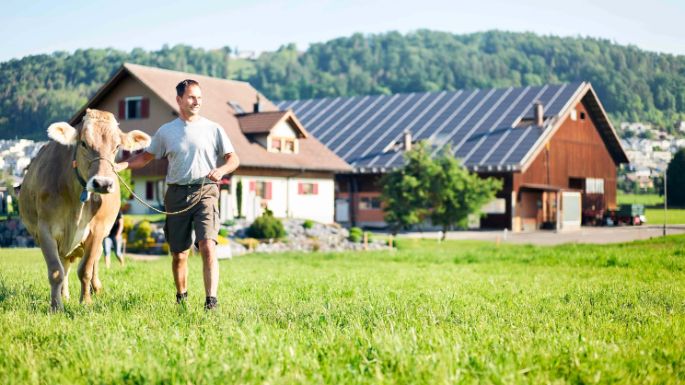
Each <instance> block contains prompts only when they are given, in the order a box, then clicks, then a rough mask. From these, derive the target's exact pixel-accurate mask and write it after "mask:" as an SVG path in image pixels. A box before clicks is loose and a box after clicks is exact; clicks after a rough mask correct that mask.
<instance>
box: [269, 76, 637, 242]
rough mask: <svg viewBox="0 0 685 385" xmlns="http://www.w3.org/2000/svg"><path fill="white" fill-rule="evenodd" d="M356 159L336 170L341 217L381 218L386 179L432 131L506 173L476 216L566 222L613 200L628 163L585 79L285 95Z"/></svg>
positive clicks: (496, 222) (378, 221)
mask: <svg viewBox="0 0 685 385" xmlns="http://www.w3.org/2000/svg"><path fill="white" fill-rule="evenodd" d="M278 107H279V108H280V109H282V110H292V111H294V112H295V114H297V116H298V117H299V118H300V121H301V122H302V123H303V124H304V126H305V127H307V129H308V130H309V132H310V133H311V134H313V135H316V136H317V138H319V140H321V141H322V142H323V143H324V144H325V145H326V146H328V148H330V149H331V150H332V151H334V152H335V153H336V154H338V155H339V156H340V157H342V158H343V159H345V161H347V162H348V163H349V164H351V165H352V166H353V167H354V170H353V171H352V172H343V173H339V174H338V175H337V177H336V181H337V184H338V188H337V190H338V191H337V193H336V219H337V221H339V222H342V223H347V224H354V225H362V226H364V225H365V226H383V225H384V222H383V211H382V209H381V202H380V199H379V196H380V190H381V186H379V183H378V182H379V178H380V176H382V175H383V174H384V173H386V172H387V171H389V170H392V169H394V168H397V167H400V166H401V165H402V164H403V153H404V152H405V151H406V150H407V149H410V148H411V146H412V144H413V143H415V142H417V141H421V140H425V141H428V143H429V145H430V146H431V148H432V153H433V154H437V153H438V152H439V151H442V150H443V149H444V148H445V147H446V146H447V145H449V146H450V147H451V151H452V154H453V155H454V156H455V157H457V158H459V159H460V160H461V161H462V163H463V164H464V165H465V166H466V167H467V168H469V169H470V170H471V171H474V172H477V173H478V174H479V175H481V176H483V177H496V178H499V179H501V180H502V181H503V185H504V187H503V189H502V191H500V192H499V193H498V195H497V198H496V199H495V200H494V201H493V202H491V203H490V204H488V205H486V207H484V208H483V212H484V213H485V214H486V215H485V216H484V217H482V218H481V219H480V221H479V222H480V223H478V219H477V218H476V221H475V222H476V225H479V226H482V227H488V228H507V229H511V230H514V231H525V230H533V229H539V228H555V229H569V228H577V227H579V226H580V224H581V218H582V215H583V212H585V214H586V215H596V214H597V213H601V212H602V211H603V210H606V209H611V208H615V207H616V172H617V171H616V170H617V166H618V165H619V164H621V163H627V162H628V159H627V157H626V154H625V153H624V151H623V149H622V147H621V144H620V142H619V139H618V137H617V135H616V131H615V130H614V128H613V127H612V125H611V123H610V122H609V119H608V117H607V115H606V112H605V111H604V108H603V107H602V104H601V103H600V101H599V98H598V97H597V94H596V93H595V91H594V90H593V88H592V86H591V85H590V84H589V83H586V82H577V83H568V84H560V85H543V86H538V87H520V88H503V89H483V90H459V91H449V92H448V91H444V92H427V93H410V94H395V95H379V96H357V97H346V98H324V99H310V100H297V101H283V102H280V103H278Z"/></svg>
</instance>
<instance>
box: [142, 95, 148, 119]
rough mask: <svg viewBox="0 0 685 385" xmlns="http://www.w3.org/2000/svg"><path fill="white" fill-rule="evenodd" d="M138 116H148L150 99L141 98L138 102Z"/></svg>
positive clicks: (144, 117) (145, 117)
mask: <svg viewBox="0 0 685 385" xmlns="http://www.w3.org/2000/svg"><path fill="white" fill-rule="evenodd" d="M140 117H141V118H143V119H147V118H149V117H150V99H149V98H143V100H141V102H140Z"/></svg>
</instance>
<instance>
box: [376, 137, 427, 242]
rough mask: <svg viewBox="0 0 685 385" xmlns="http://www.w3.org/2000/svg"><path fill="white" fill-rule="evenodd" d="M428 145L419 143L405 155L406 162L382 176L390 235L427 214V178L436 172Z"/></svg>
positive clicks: (415, 222) (383, 195) (408, 226)
mask: <svg viewBox="0 0 685 385" xmlns="http://www.w3.org/2000/svg"><path fill="white" fill-rule="evenodd" d="M429 154H430V153H429V151H428V147H427V145H426V144H425V143H423V142H421V143H419V144H418V145H417V146H416V147H415V148H414V149H413V150H411V151H407V152H406V153H405V154H404V159H405V165H404V167H402V168H399V169H396V170H393V171H391V172H389V173H387V174H385V175H384V176H383V178H381V185H382V186H383V191H382V193H381V199H382V200H383V202H384V206H383V211H384V212H385V221H386V222H387V223H388V225H390V228H391V230H392V232H393V234H396V233H397V231H399V230H401V229H405V230H406V229H409V228H411V227H412V226H413V225H416V224H418V223H421V222H423V220H424V219H425V218H426V216H427V214H428V208H429V206H430V205H429V204H428V202H429V195H430V177H431V175H432V174H434V173H435V169H436V166H435V163H434V162H433V161H432V160H431V158H430V155H429Z"/></svg>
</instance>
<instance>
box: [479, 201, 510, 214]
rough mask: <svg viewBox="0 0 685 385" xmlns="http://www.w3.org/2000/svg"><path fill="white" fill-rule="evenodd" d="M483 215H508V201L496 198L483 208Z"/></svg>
mask: <svg viewBox="0 0 685 385" xmlns="http://www.w3.org/2000/svg"><path fill="white" fill-rule="evenodd" d="M480 211H481V212H482V213H483V214H506V212H507V201H506V200H505V199H504V198H495V199H493V200H491V201H490V202H488V203H486V204H485V205H483V207H481V209H480Z"/></svg>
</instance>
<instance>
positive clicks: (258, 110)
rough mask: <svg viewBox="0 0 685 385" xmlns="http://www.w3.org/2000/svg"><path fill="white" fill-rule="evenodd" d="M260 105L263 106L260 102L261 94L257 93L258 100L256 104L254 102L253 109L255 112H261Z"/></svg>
mask: <svg viewBox="0 0 685 385" xmlns="http://www.w3.org/2000/svg"><path fill="white" fill-rule="evenodd" d="M260 107H261V106H260V104H259V94H257V101H256V102H255V104H254V108H253V109H252V112H254V113H255V114H257V113H259V112H260Z"/></svg>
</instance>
